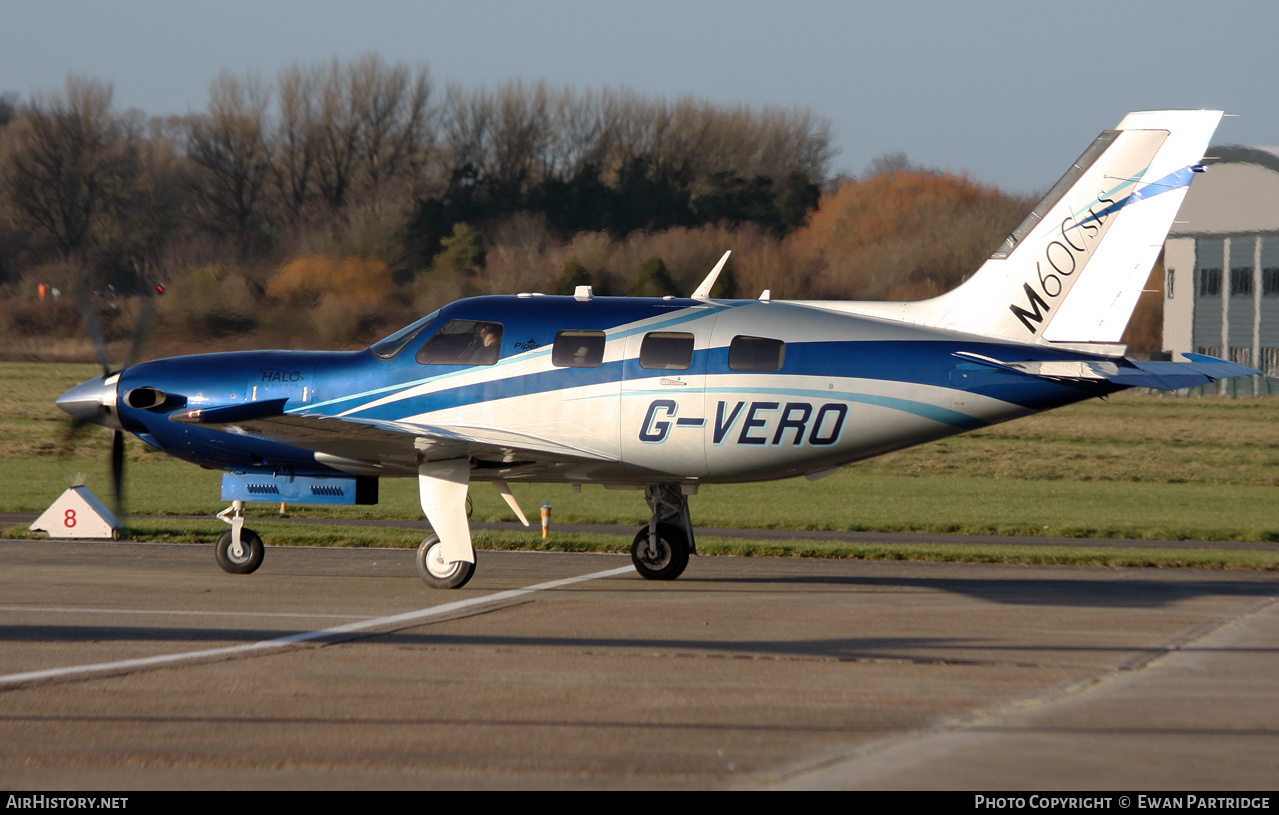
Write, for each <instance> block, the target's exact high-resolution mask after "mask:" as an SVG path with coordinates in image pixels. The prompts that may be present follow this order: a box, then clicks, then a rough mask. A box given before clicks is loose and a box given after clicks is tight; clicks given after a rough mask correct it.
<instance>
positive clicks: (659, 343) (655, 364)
mask: <svg viewBox="0 0 1279 815" xmlns="http://www.w3.org/2000/svg"><path fill="white" fill-rule="evenodd" d="M692 364H693V335H692V334H685V333H683V332H681V331H654V332H653V333H651V334H645V335H644V342H643V343H642V344H641V345H640V367H641V368H653V369H656V370H659V371H684V370H687V369H688V368H689V367H690V366H692Z"/></svg>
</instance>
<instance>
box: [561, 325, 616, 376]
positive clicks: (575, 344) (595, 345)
mask: <svg viewBox="0 0 1279 815" xmlns="http://www.w3.org/2000/svg"><path fill="white" fill-rule="evenodd" d="M603 362H604V332H603V331H561V332H560V333H558V334H556V335H555V346H554V348H552V349H551V364H552V365H554V366H555V367H557V368H598V367H600V365H601V364H603Z"/></svg>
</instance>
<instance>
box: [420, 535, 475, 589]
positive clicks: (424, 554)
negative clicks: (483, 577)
mask: <svg viewBox="0 0 1279 815" xmlns="http://www.w3.org/2000/svg"><path fill="white" fill-rule="evenodd" d="M417 573H418V575H419V576H421V578H422V581H423V582H424V583H426V585H428V586H430V587H431V588H433V589H460V588H462V587H463V586H465V585H466V581H468V580H470V579H471V575H473V574H475V564H474V563H467V562H466V561H465V560H459V561H457V562H455V563H449V562H447V561H445V560H444V545H443V544H441V543H440V536H439V535H436V534H435V533H431V534H430V535H428V536H427V537H426V539H425V540H423V541H422V543H421V545H420V546H418V547H417Z"/></svg>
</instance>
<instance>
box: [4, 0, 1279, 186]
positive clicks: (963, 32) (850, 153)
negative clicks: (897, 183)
mask: <svg viewBox="0 0 1279 815" xmlns="http://www.w3.org/2000/svg"><path fill="white" fill-rule="evenodd" d="M1277 37H1279V3H1276V2H1274V0H1218V2H1212V3H1208V2H1190V1H1189V0H1159V1H1158V2H1155V1H1154V0H1108V1H1107V2H1094V0H1073V1H1072V2H1070V3H1038V2H1032V1H1031V0H1023V2H983V1H982V0H966V1H965V2H936V0H934V1H933V2H915V1H914V0H896V1H895V2H887V0H881V2H875V3H869V2H860V0H844V1H843V2H829V1H827V0H787V2H781V1H780V0H773V2H760V0H735V2H719V1H718V0H716V1H714V2H712V1H711V0H705V1H703V0H682V1H677V0H643V2H627V3H622V2H616V0H593V2H584V1H583V0H526V1H525V2H516V1H515V0H466V2H462V1H461V0H452V1H451V2H432V1H431V0H361V2H359V3H356V2H353V1H352V0H345V2H340V1H339V0H306V1H305V2H303V1H302V0H253V2H244V1H243V0H217V2H209V1H208V0H203V2H188V0H165V1H164V2H158V1H152V0H112V1H111V2H105V1H104V0H98V1H97V2H89V1H88V0H38V1H37V0H0V93H4V92H12V93H17V94H18V95H19V96H20V97H21V98H23V99H25V98H26V97H28V96H29V95H31V94H32V93H36V92H43V91H51V90H57V89H58V88H59V87H61V86H62V85H63V83H64V82H65V80H66V77H67V75H68V74H70V73H82V74H86V75H88V76H89V77H91V78H93V79H98V80H102V81H106V82H110V83H112V84H113V86H114V89H115V103H116V106H117V107H118V108H120V109H121V110H123V109H128V108H138V109H140V110H142V111H143V112H144V113H146V114H148V115H167V114H175V113H177V114H180V113H186V112H192V111H199V110H202V109H203V108H204V107H205V105H206V104H207V101H208V87H209V83H210V81H211V80H212V79H214V77H216V76H217V75H218V73H219V72H220V71H222V70H224V69H229V70H231V71H232V72H234V73H237V74H243V73H246V72H249V71H253V72H257V73H258V74H259V75H260V76H261V77H262V78H263V79H266V80H274V78H275V77H276V75H277V74H278V72H279V71H280V70H281V69H282V68H284V67H287V66H288V65H290V64H292V63H294V62H298V63H301V64H303V65H311V64H315V63H317V62H321V61H327V60H330V59H332V58H334V57H337V58H340V59H343V60H350V59H354V58H357V57H359V56H362V55H364V54H367V53H369V52H372V51H376V52H378V53H379V54H381V56H382V57H383V58H384V59H385V60H387V61H389V62H406V63H409V64H411V65H419V64H423V63H425V64H426V65H428V66H429V68H430V70H431V74H432V75H433V76H434V78H435V79H436V80H437V82H439V83H440V84H441V85H443V84H445V83H450V82H452V83H457V84H460V85H462V86H464V87H468V88H475V87H479V86H481V85H484V86H488V87H493V86H496V85H497V84H499V83H502V82H504V81H507V80H511V79H520V80H524V81H536V80H545V81H546V82H548V83H550V84H552V85H554V86H571V87H573V88H576V89H579V90H585V89H588V88H595V89H598V88H603V87H614V88H619V87H627V88H631V89H633V90H636V91H639V92H641V93H644V94H646V95H649V96H652V97H664V98H668V99H674V98H676V97H679V96H684V95H692V96H694V97H697V98H700V99H706V100H709V101H712V102H715V103H718V104H723V105H733V106H735V105H739V104H747V105H750V106H753V107H756V108H763V107H765V106H780V107H785V108H795V107H799V108H807V109H810V110H812V111H813V112H814V113H816V114H818V115H820V116H823V117H826V118H827V119H829V120H830V122H831V124H832V126H833V130H834V134H835V147H836V148H837V150H838V153H837V155H836V156H835V159H834V161H833V162H832V165H831V170H832V172H834V173H840V172H842V173H847V174H849V175H856V174H858V173H860V172H862V171H863V170H864V169H865V168H866V167H867V165H868V164H869V163H870V162H871V161H872V160H873V159H875V158H876V157H879V156H883V155H885V154H887V153H893V152H904V153H905V154H906V155H907V156H908V158H909V159H910V161H911V162H912V163H915V164H918V165H923V166H927V167H934V168H939V169H945V170H952V171H956V172H966V173H967V174H968V175H969V176H970V177H971V178H973V179H974V180H976V181H978V182H981V183H984V184H990V185H995V186H998V187H1000V188H1001V189H1003V190H1005V191H1007V192H1010V193H1017V194H1029V193H1033V192H1042V191H1044V190H1046V189H1047V188H1048V187H1050V186H1051V185H1052V184H1053V182H1055V181H1056V180H1057V178H1058V177H1059V176H1060V175H1061V174H1062V173H1063V172H1064V171H1065V169H1066V168H1067V166H1068V165H1069V164H1070V162H1071V161H1073V160H1074V159H1075V158H1076V157H1077V156H1078V155H1079V154H1080V153H1081V152H1082V151H1083V149H1084V148H1085V147H1087V146H1088V144H1089V143H1090V142H1091V141H1092V139H1093V138H1095V137H1096V135H1097V134H1098V133H1099V132H1101V131H1102V130H1104V129H1106V128H1108V127H1114V126H1115V125H1116V124H1118V123H1119V121H1120V119H1122V118H1123V116H1124V114H1125V113H1127V112H1128V111H1132V110H1154V109H1165V108H1210V109H1215V110H1224V111H1226V112H1227V113H1228V114H1235V115H1236V116H1232V117H1230V118H1226V119H1223V121H1222V125H1221V127H1219V128H1218V131H1217V136H1216V138H1215V140H1214V141H1215V142H1216V143H1222V144H1226V143H1229V144H1250V145H1260V146H1273V145H1279V105H1276V102H1277V101H1279V94H1276V90H1275V89H1276V87H1279V58H1276V54H1275V51H1276V49H1275V45H1276V39H1277Z"/></svg>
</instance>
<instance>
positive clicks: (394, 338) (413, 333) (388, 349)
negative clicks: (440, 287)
mask: <svg viewBox="0 0 1279 815" xmlns="http://www.w3.org/2000/svg"><path fill="white" fill-rule="evenodd" d="M438 316H440V312H439V309H436V310H435V311H432V312H431V313H430V314H428V315H426V316H425V317H423V318H422V319H420V320H418V321H417V322H414V323H409V324H408V325H406V326H404V327H403V328H401V329H400V330H399V331H396V332H395V333H394V334H392V335H390V336H389V337H387V338H385V339H381V340H378V341H377V342H375V343H373V344H372V345H370V346H369V353H371V354H373V356H375V357H377V358H378V359H393V358H394V357H395V356H396V355H398V354H399V353H400V352H401V351H403V350H404V347H405V346H406V345H408V344H409V343H411V342H413V340H414V339H416V338H417V336H418V335H419V334H421V333H422V332H423V331H424V330H426V328H427V327H428V326H429V325H430V324H431V323H433V322H435V318H436V317H438Z"/></svg>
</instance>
